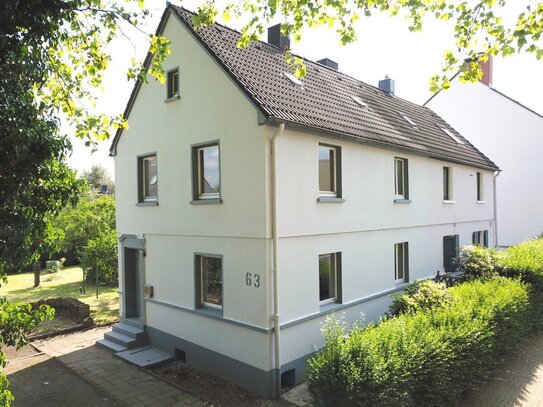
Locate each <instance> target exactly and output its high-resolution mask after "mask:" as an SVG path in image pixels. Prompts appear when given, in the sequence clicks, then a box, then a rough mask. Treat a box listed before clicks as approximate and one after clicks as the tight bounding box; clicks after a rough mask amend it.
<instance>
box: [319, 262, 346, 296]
mask: <svg viewBox="0 0 543 407" xmlns="http://www.w3.org/2000/svg"><path fill="white" fill-rule="evenodd" d="M323 256H331V257H332V261H333V264H334V286H335V293H334V294H335V296H334V297H330V298H327V299H324V300H321V299H320V259H321V257H323ZM318 271H319V305H321V306H322V305H327V304H333V303H338V304H341V295H342V292H341V252H333V253H323V254H319V268H318Z"/></svg>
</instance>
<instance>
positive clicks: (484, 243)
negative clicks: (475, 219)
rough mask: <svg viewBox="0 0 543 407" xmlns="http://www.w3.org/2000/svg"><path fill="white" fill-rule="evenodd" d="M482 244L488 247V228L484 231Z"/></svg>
mask: <svg viewBox="0 0 543 407" xmlns="http://www.w3.org/2000/svg"><path fill="white" fill-rule="evenodd" d="M483 245H484V247H488V230H485V231H484V237H483Z"/></svg>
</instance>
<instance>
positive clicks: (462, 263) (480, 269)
mask: <svg viewBox="0 0 543 407" xmlns="http://www.w3.org/2000/svg"><path fill="white" fill-rule="evenodd" d="M456 264H457V266H458V268H459V269H461V270H462V271H464V274H465V275H466V277H468V278H489V277H492V276H494V275H495V274H496V273H497V272H499V271H501V270H502V268H503V265H502V259H501V256H500V254H499V252H498V251H497V250H495V249H488V248H484V247H481V246H465V247H463V248H462V251H461V253H460V257H459V258H458V259H457V260H456Z"/></svg>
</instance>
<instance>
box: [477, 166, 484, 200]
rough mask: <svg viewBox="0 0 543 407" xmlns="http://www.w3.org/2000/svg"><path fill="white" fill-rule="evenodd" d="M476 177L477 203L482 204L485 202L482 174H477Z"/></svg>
mask: <svg viewBox="0 0 543 407" xmlns="http://www.w3.org/2000/svg"><path fill="white" fill-rule="evenodd" d="M476 176H477V201H478V202H483V201H484V200H485V196H484V184H483V180H484V178H483V173H482V172H477V173H476Z"/></svg>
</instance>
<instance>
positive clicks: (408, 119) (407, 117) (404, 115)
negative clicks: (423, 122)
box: [398, 112, 417, 129]
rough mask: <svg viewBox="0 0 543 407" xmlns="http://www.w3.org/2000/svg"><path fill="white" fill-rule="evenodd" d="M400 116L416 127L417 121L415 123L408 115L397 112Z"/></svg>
mask: <svg viewBox="0 0 543 407" xmlns="http://www.w3.org/2000/svg"><path fill="white" fill-rule="evenodd" d="M398 113H399V115H400V116H402V117H403V119H404V120H405V121H406V122H407V123H409V124H410V125H411V126H413V127H414V128H415V129H416V128H417V123H415V122H414V121H413V120H412V119H411V118H410V117H409V116H408V115H406V114H405V113H402V112H398Z"/></svg>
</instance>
